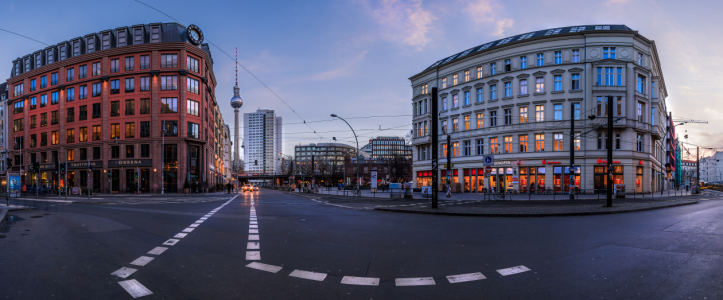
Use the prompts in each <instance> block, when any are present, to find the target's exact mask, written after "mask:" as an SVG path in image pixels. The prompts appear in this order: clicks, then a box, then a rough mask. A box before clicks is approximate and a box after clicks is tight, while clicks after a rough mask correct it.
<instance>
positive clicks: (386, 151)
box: [362, 136, 412, 159]
mask: <svg viewBox="0 0 723 300" xmlns="http://www.w3.org/2000/svg"><path fill="white" fill-rule="evenodd" d="M362 150H363V151H365V152H367V153H369V154H370V155H371V158H372V159H377V158H382V159H391V158H394V157H395V156H401V157H403V158H408V159H411V158H412V145H409V144H407V142H406V141H405V140H404V138H403V137H398V136H379V137H376V138H373V139H370V140H369V144H367V145H365V146H364V147H362Z"/></svg>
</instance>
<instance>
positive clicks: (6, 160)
mask: <svg viewBox="0 0 723 300" xmlns="http://www.w3.org/2000/svg"><path fill="white" fill-rule="evenodd" d="M5 164H6V165H7V166H8V169H10V168H12V167H13V159H12V158H10V157H8V158H6V159H5Z"/></svg>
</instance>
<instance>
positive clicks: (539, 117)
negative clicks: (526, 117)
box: [535, 105, 545, 122]
mask: <svg viewBox="0 0 723 300" xmlns="http://www.w3.org/2000/svg"><path fill="white" fill-rule="evenodd" d="M544 121H545V106H544V105H535V122H544Z"/></svg>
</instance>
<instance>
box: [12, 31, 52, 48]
mask: <svg viewBox="0 0 723 300" xmlns="http://www.w3.org/2000/svg"><path fill="white" fill-rule="evenodd" d="M0 30H2V31H5V32H7V33H11V34H14V35H17V36H19V37H24V38H26V39H29V40H31V41H34V42H38V43H41V44H43V45H45V46H50V45H48V44H46V43H43V42H41V41H38V40H36V39H34V38H31V37H27V36H24V35H22V34H19V33H16V32H12V31H10V30H5V29H2V28H0Z"/></svg>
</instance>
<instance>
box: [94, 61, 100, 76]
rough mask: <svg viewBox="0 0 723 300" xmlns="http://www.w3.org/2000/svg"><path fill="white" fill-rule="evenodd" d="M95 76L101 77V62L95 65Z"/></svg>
mask: <svg viewBox="0 0 723 300" xmlns="http://www.w3.org/2000/svg"><path fill="white" fill-rule="evenodd" d="M93 76H100V62H94V63H93Z"/></svg>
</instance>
